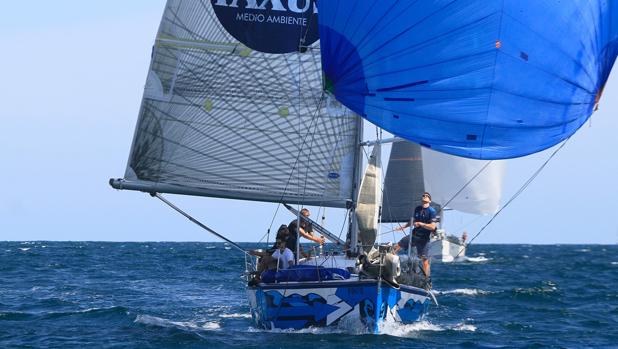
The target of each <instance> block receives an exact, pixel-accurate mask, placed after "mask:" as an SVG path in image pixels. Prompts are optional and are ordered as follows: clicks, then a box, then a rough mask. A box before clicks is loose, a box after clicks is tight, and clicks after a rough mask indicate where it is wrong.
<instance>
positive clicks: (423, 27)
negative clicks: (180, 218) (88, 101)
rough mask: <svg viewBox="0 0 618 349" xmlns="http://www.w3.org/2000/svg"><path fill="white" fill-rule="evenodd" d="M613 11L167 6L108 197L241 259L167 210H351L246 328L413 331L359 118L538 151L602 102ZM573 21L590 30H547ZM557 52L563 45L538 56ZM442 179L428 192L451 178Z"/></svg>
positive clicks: (500, 152)
mask: <svg viewBox="0 0 618 349" xmlns="http://www.w3.org/2000/svg"><path fill="white" fill-rule="evenodd" d="M582 6H592V7H593V9H594V11H582V9H581V7H582ZM318 10H319V12H320V20H319V23H318ZM524 10H525V11H524ZM617 11H618V10H615V9H614V7H612V6H611V5H610V4H609V3H606V2H599V3H595V4H588V3H586V4H584V3H580V2H566V3H561V4H559V5H556V4H554V5H551V6H549V5H548V6H537V2H526V3H525V4H523V5H522V3H520V2H486V1H481V0H466V1H452V2H444V1H439V0H436V1H422V2H419V1H394V0H393V1H374V2H371V1H356V0H328V1H320V2H316V1H314V0H288V1H283V0H264V1H258V0H211V1H201V0H168V2H167V5H166V8H165V11H164V14H163V18H162V20H161V25H160V27H159V31H158V34H157V38H156V42H155V45H154V48H153V53H152V61H151V65H150V69H149V73H148V78H147V82H146V87H145V90H144V96H143V99H142V104H141V108H140V113H139V119H138V122H137V126H136V130H135V135H134V139H133V143H132V146H131V151H130V155H129V160H128V163H127V167H126V171H125V174H124V178H121V179H111V180H110V184H111V186H112V187H114V188H116V189H127V190H136V191H142V192H146V193H150V194H151V195H153V196H155V197H157V198H159V199H161V200H162V201H164V202H165V203H167V204H168V205H170V206H171V207H173V208H174V209H176V210H177V211H178V212H180V213H181V214H183V215H185V216H186V217H188V218H189V219H191V220H192V221H193V222H194V223H196V224H198V225H200V226H201V227H202V228H204V229H206V230H208V231H209V232H211V233H213V234H215V235H216V236H218V237H220V238H222V239H223V240H225V241H226V242H228V243H229V244H230V246H233V247H235V248H237V249H239V250H240V251H242V252H244V253H246V252H247V251H245V250H243V249H242V248H241V247H240V246H239V245H237V244H236V243H234V242H233V241H231V240H230V239H228V238H226V237H225V236H223V235H222V234H219V233H217V232H216V231H214V230H213V229H211V228H209V227H207V226H205V225H204V224H202V223H201V222H198V221H197V220H195V219H194V218H192V217H191V216H190V215H188V214H187V213H185V212H183V211H182V210H180V209H179V208H177V207H176V206H174V205H173V204H172V203H171V202H169V201H168V200H167V199H165V198H164V197H163V196H162V193H172V194H183V195H194V196H208V197H217V198H226V199H238V200H254V201H264V202H271V203H277V204H282V203H288V204H298V205H313V206H319V207H333V208H341V209H345V214H346V215H349V221H350V227H349V231H348V232H349V239H348V243H347V244H345V249H344V251H342V252H344V253H341V254H335V253H331V254H328V255H319V256H313V257H310V258H307V259H305V260H299V264H300V265H299V266H295V267H294V268H290V269H285V270H279V271H274V272H270V276H269V275H262V276H263V277H262V279H261V282H259V283H257V284H249V285H248V286H247V294H248V296H249V303H250V306H251V313H252V316H253V319H254V321H255V322H256V324H257V325H258V326H260V327H264V328H303V327H307V326H332V325H336V324H338V323H341V322H348V321H356V322H358V324H359V326H360V327H362V328H364V329H365V330H367V331H368V332H371V333H377V332H379V331H380V328H381V325H382V324H383V323H384V322H385V321H396V322H400V323H410V322H413V321H417V320H419V319H422V318H423V316H425V314H426V313H427V311H428V308H429V305H430V303H431V301H432V297H433V296H432V294H431V292H430V291H429V290H427V285H428V283H427V280H425V279H424V278H423V277H422V276H420V275H418V273H417V270H418V268H417V266H416V265H415V264H414V263H412V261H410V260H407V261H406V262H405V263H404V262H400V260H399V258H398V256H396V255H394V254H392V253H391V251H390V247H389V246H388V245H382V246H378V245H376V244H375V237H376V231H377V222H378V218H379V211H378V209H379V200H380V198H379V197H380V195H379V189H378V185H379V182H380V181H379V180H378V177H379V176H378V175H377V173H379V170H378V169H377V166H379V161H377V160H378V157H379V146H377V147H375V148H374V150H373V153H372V154H373V155H372V156H371V157H370V161H369V166H368V170H367V171H366V172H365V175H364V176H363V174H362V169H361V167H362V154H363V151H361V147H362V144H363V135H362V129H363V127H362V122H363V121H362V119H366V120H369V121H371V122H372V123H374V124H376V125H378V126H380V127H381V128H383V129H385V130H387V131H389V132H391V133H392V134H395V135H397V136H400V137H403V138H405V139H407V140H411V141H414V142H417V143H418V144H421V145H423V146H424V147H425V148H432V149H435V150H439V151H442V152H446V153H450V154H454V155H457V156H464V157H469V158H477V159H501V158H509V157H516V156H523V155H526V154H530V153H533V152H537V151H540V150H542V149H546V148H548V147H550V146H552V145H554V144H557V143H558V142H560V141H561V140H563V139H565V138H567V137H568V136H570V135H571V134H573V133H574V132H575V131H576V130H577V128H578V127H579V126H581V125H582V124H583V123H584V122H585V121H586V120H587V119H588V117H589V115H590V113H591V112H592V110H593V108H594V106H595V105H596V104H597V103H598V101H599V98H600V95H601V92H602V89H603V85H604V83H605V81H606V80H607V76H608V75H609V71H610V69H611V66H612V64H613V62H614V60H615V57H616V53H617V52H618V44H617V42H618V41H616V37H617V36H618V35H617V32H618V29H617V28H615V26H612V25H608V23H611V22H610V20H609V19H611V18H613V17H614V16H616V12H617ZM590 13H595V14H598V15H594V16H590V17H585V18H583V19H582V18H580V17H577V16H579V15H580V14H590ZM573 16H575V17H576V19H573V21H574V20H577V21H578V22H582V21H583V22H586V23H588V24H589V25H591V26H594V28H595V29H596V30H588V31H581V30H576V31H575V32H573V31H572V30H571V28H572V26H569V25H568V23H571V20H567V21H553V19H555V18H563V17H564V18H572V17H573ZM503 17H504V18H505V20H502V19H501V18H503ZM548 18H549V19H552V20H548ZM564 23H567V25H565V24H564ZM504 26H505V27H504ZM503 27H504V28H503ZM530 28H535V29H534V30H530ZM541 28H542V29H541ZM507 29H508V30H507ZM565 32H568V33H569V35H564V33H565ZM561 37H569V40H568V42H561V45H562V46H560V45H546V44H545V42H546V41H547V38H561ZM318 39H319V41H318ZM537 43H541V44H537ZM572 43H575V44H572ZM574 45H575V46H574ZM573 52H575V53H573ZM540 57H543V58H544V59H546V60H547V61H541V60H540V59H539V58H540ZM573 57H577V61H575V64H572V63H571V62H573ZM547 62H549V63H547ZM580 62H581V63H580ZM557 63H563V64H557ZM575 66H578V67H580V68H578V69H574V68H573V67H575ZM580 71H585V74H580V73H579V72H580ZM509 73H512V76H515V77H517V78H516V79H513V78H508V77H505V76H503V75H502V74H507V75H508V74H509ZM361 117H362V119H361ZM440 166H442V165H439V166H438V168H439V169H440V171H442V172H439V173H437V174H432V175H430V176H429V175H428V176H426V177H431V178H437V177H442V175H443V174H444V173H445V172H444V171H445V169H444V168H441V167H440ZM448 166H449V168H451V167H453V166H454V165H453V164H452V163H451V164H450V165H448ZM425 167H427V168H429V167H430V166H429V165H428V166H424V167H423V171H425V169H424V168H425ZM447 171H448V170H447ZM387 184H388V183H387ZM456 187H457V186H456ZM464 187H467V186H464ZM426 189H427V190H429V191H432V192H433V193H432V194H433V195H434V197H439V196H440V195H439V194H438V193H439V192H440V190H442V188H439V189H432V188H430V187H428V188H426ZM481 189H482V191H487V187H481ZM449 195H453V193H452V191H450V192H449V191H445V194H444V198H448V197H449ZM455 199H462V198H461V197H459V196H458V195H455ZM455 199H453V200H455ZM466 200H467V198H466ZM464 201H465V200H464ZM469 201H470V200H468V201H467V202H464V206H465V207H469V206H470V202H469ZM443 205H445V206H447V207H455V201H453V202H448V201H447V202H446V203H444V204H443ZM406 215H409V211H408V212H406ZM298 219H299V220H300V219H302V218H301V217H300V216H299V217H298ZM316 228H317V225H316ZM322 230H323V229H322ZM323 232H324V233H325V235H327V236H328V237H329V239H331V240H332V241H333V242H336V243H339V244H340V245H341V244H342V242H341V241H339V239H338V238H337V237H336V236H334V235H333V234H327V232H326V231H325V230H323ZM251 258H252V257H250V256H248V255H247V271H248V272H251V271H253V270H254V267H255V261H254V260H252V259H251ZM268 277H270V279H269V278H268Z"/></svg>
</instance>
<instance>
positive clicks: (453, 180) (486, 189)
mask: <svg viewBox="0 0 618 349" xmlns="http://www.w3.org/2000/svg"><path fill="white" fill-rule="evenodd" d="M422 158H423V178H424V182H425V190H426V191H428V192H429V193H431V199H432V202H434V203H436V204H439V205H441V206H444V205H446V207H448V208H450V209H453V210H457V211H460V212H465V213H472V214H493V213H496V212H497V211H498V209H499V208H500V199H501V197H502V183H503V179H504V175H505V173H506V161H505V160H493V161H487V160H475V159H466V158H462V157H458V156H453V155H449V154H444V153H439V152H437V151H433V150H430V149H426V148H423V149H422ZM447 203H448V205H447Z"/></svg>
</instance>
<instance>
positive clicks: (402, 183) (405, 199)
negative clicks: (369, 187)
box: [381, 141, 425, 223]
mask: <svg viewBox="0 0 618 349" xmlns="http://www.w3.org/2000/svg"><path fill="white" fill-rule="evenodd" d="M424 191H425V183H424V181H423V158H422V153H421V147H420V146H419V145H418V144H416V143H412V142H405V141H400V142H394V143H393V145H392V148H391V153H390V157H389V159H388V167H387V169H386V176H384V199H383V203H382V216H381V220H382V223H391V222H408V221H410V217H412V213H413V211H414V208H415V207H416V206H418V205H420V203H421V195H422V194H423V192H424Z"/></svg>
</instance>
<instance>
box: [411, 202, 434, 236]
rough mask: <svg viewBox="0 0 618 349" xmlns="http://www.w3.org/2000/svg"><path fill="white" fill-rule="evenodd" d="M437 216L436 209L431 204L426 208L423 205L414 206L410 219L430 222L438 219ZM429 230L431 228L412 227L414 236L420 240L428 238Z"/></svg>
mask: <svg viewBox="0 0 618 349" xmlns="http://www.w3.org/2000/svg"><path fill="white" fill-rule="evenodd" d="M437 216H438V214H437V212H436V210H435V209H434V208H433V207H431V206H429V207H427V208H424V207H423V206H416V208H415V209H414V215H413V216H412V219H413V221H414V222H421V223H425V224H430V223H436V222H437V221H438V219H437ZM431 232H432V231H431V230H429V229H425V228H414V230H413V234H414V236H415V237H416V238H417V239H420V240H429V237H430V236H431Z"/></svg>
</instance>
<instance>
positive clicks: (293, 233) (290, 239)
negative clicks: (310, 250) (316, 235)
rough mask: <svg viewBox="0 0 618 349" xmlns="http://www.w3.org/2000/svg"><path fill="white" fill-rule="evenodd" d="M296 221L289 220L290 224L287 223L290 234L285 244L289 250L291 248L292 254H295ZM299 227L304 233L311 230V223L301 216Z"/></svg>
mask: <svg viewBox="0 0 618 349" xmlns="http://www.w3.org/2000/svg"><path fill="white" fill-rule="evenodd" d="M296 223H297V220H296V219H295V220H293V221H291V222H290V224H288V230H289V231H290V235H289V237H288V240H287V241H286V244H285V246H286V247H287V248H289V249H290V250H292V252H294V255H296V237H297V234H298V232H297V231H296ZM300 227H301V228H303V230H304V231H305V233H311V232H313V225H312V224H311V223H309V222H307V221H305V220H303V219H302V218H301V220H300ZM301 251H302V250H301Z"/></svg>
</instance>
